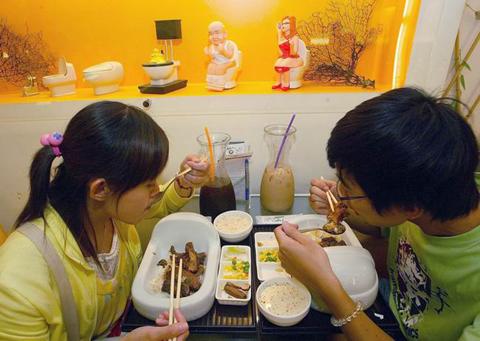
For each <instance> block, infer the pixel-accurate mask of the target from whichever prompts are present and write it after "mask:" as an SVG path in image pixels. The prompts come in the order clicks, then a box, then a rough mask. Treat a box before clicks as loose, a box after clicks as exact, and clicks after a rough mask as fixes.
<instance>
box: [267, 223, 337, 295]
mask: <svg viewBox="0 0 480 341" xmlns="http://www.w3.org/2000/svg"><path fill="white" fill-rule="evenodd" d="M274 232H275V237H276V238H277V242H278V246H279V253H278V256H279V258H280V261H281V262H282V266H283V268H284V269H285V270H286V271H287V272H288V273H289V274H290V275H292V276H293V277H295V278H296V279H298V280H299V281H300V282H302V283H303V284H304V285H306V286H307V287H308V288H309V289H310V290H311V291H312V292H319V293H320V294H321V293H323V292H324V290H323V289H324V288H326V289H328V286H329V285H330V284H336V283H337V282H338V280H337V277H336V276H335V273H334V272H333V270H332V267H331V266H330V261H329V260H328V256H327V254H326V253H325V250H323V248H322V247H321V246H320V245H318V244H317V243H316V242H315V241H313V240H312V239H310V238H309V237H307V236H305V235H303V234H302V233H300V232H299V231H298V226H297V225H294V224H290V223H288V222H286V221H284V222H283V224H282V225H281V226H278V227H277V228H276V229H275V230H274ZM319 290H320V291H319Z"/></svg>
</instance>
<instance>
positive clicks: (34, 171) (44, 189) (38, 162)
mask: <svg viewBox="0 0 480 341" xmlns="http://www.w3.org/2000/svg"><path fill="white" fill-rule="evenodd" d="M47 135H48V137H49V138H50V139H51V140H56V142H58V143H56V142H53V143H51V142H49V141H48V137H47V140H46V142H45V141H44V138H45V136H47ZM47 135H43V136H42V139H41V143H42V144H43V145H44V146H43V147H42V148H41V149H40V150H38V151H37V153H36V154H35V156H34V157H33V161H32V165H31V166H30V194H29V197H28V201H27V203H26V205H25V207H24V208H23V210H22V212H21V213H20V215H19V216H18V218H17V220H16V221H15V225H14V228H17V227H19V226H20V225H22V224H23V223H25V222H27V221H29V220H32V219H35V218H39V217H43V212H44V210H45V207H46V206H47V203H48V192H49V188H50V178H51V171H52V162H53V160H54V159H55V158H56V157H57V156H60V155H61V153H60V151H59V147H58V145H59V144H60V143H61V142H62V136H61V135H60V134H58V133H53V134H52V135H50V134H47ZM44 142H45V143H44Z"/></svg>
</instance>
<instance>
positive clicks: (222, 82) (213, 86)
mask: <svg viewBox="0 0 480 341" xmlns="http://www.w3.org/2000/svg"><path fill="white" fill-rule="evenodd" d="M227 42H228V44H232V46H233V57H232V60H233V61H235V66H232V67H231V68H228V69H227V71H226V72H225V74H224V75H207V89H209V90H215V91H222V90H224V89H232V88H234V87H236V86H237V76H238V73H239V72H240V70H241V68H242V51H240V50H239V49H238V47H237V44H235V43H234V42H233V41H231V40H227Z"/></svg>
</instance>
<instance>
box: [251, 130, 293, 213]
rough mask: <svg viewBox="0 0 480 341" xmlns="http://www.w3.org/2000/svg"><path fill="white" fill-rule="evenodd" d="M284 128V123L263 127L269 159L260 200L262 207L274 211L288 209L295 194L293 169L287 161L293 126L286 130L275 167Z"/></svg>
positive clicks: (279, 211) (291, 143)
mask: <svg viewBox="0 0 480 341" xmlns="http://www.w3.org/2000/svg"><path fill="white" fill-rule="evenodd" d="M286 130H287V125H286V124H270V125H268V126H266V127H265V128H264V132H265V135H264V140H265V143H266V144H267V147H268V153H269V161H268V164H267V165H266V167H265V170H264V172H263V177H262V183H261V185H260V202H261V203H262V207H263V208H264V209H266V210H268V211H270V212H274V213H282V212H286V211H288V210H290V209H291V208H292V205H293V199H294V194H295V181H294V177H293V171H292V167H291V166H290V164H289V161H288V157H289V155H290V149H291V148H292V145H293V143H294V142H295V132H296V131H297V129H296V128H295V127H294V126H291V127H290V130H289V131H288V135H287V138H286V140H285V144H284V146H283V149H282V152H281V154H280V158H279V159H278V163H277V167H275V162H276V159H277V155H278V150H279V148H280V145H281V143H282V139H283V136H284V135H285V132H286Z"/></svg>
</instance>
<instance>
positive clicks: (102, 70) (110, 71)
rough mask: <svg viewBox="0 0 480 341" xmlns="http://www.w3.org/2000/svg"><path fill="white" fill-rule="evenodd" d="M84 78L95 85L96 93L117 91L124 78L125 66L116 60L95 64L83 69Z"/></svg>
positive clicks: (91, 84)
mask: <svg viewBox="0 0 480 341" xmlns="http://www.w3.org/2000/svg"><path fill="white" fill-rule="evenodd" d="M83 78H84V79H85V82H87V83H88V84H89V85H90V86H91V87H93V92H94V93H95V95H103V94H108V93H111V92H115V91H117V90H118V89H119V87H120V83H121V81H122V80H123V66H122V64H120V63H119V62H115V61H110V62H104V63H101V64H97V65H93V66H91V67H89V68H86V69H85V70H83Z"/></svg>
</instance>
